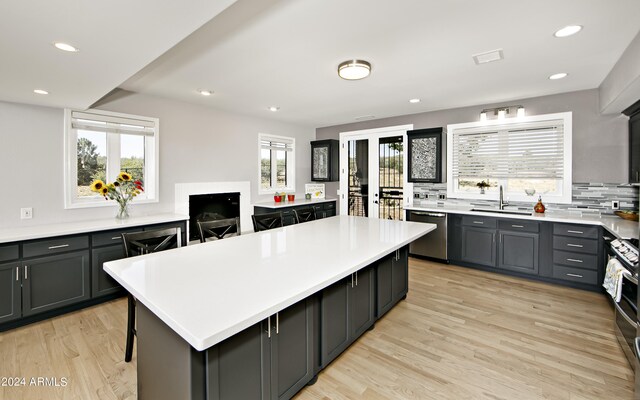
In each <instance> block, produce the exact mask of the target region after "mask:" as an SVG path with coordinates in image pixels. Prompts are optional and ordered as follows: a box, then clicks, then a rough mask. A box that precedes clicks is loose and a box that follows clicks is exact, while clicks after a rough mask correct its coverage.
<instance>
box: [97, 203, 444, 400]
mask: <svg viewBox="0 0 640 400" xmlns="http://www.w3.org/2000/svg"><path fill="white" fill-rule="evenodd" d="M433 229H435V225H433V224H425V223H416V222H404V221H390V220H378V219H368V218H362V217H353V216H343V215H341V216H337V217H332V218H326V219H321V220H317V221H312V222H307V223H303V224H297V225H292V226H285V227H283V228H278V229H272V230H269V231H264V232H259V233H254V234H250V235H241V236H237V237H232V238H229V239H224V240H220V241H215V242H210V243H205V244H198V245H193V246H187V247H183V248H180V249H174V250H168V251H165V252H161V253H155V254H149V255H145V256H140V257H132V258H128V259H124V260H118V261H113V262H109V263H106V264H105V267H104V268H105V271H107V273H109V274H110V275H111V276H113V278H114V279H116V280H117V281H118V282H119V283H121V284H122V285H123V286H124V287H125V289H127V290H128V291H129V292H130V293H131V294H133V295H134V296H135V297H136V298H137V299H138V321H137V365H138V398H139V399H141V400H163V399H167V400H175V399H181V400H183V399H184V400H196V399H197V400H204V399H207V400H213V399H243V400H244V399H247V400H251V399H289V398H291V397H292V396H294V395H295V394H296V393H297V392H298V391H300V390H301V389H302V388H303V387H304V386H305V385H307V384H310V383H313V382H315V378H316V376H317V374H318V373H319V372H320V370H322V369H323V368H325V367H327V366H328V365H329V364H330V363H331V361H333V360H334V359H335V358H336V357H337V356H338V355H340V353H342V352H343V351H344V350H346V349H347V348H348V347H349V346H350V345H351V344H352V343H353V342H354V341H355V340H356V339H357V338H358V337H360V336H361V335H362V334H363V333H365V332H366V331H367V330H368V329H372V328H373V326H374V323H375V321H376V320H377V319H378V318H381V317H382V316H383V315H384V314H385V313H386V312H387V311H389V310H390V309H391V308H392V307H393V306H394V305H395V304H397V303H398V302H399V301H401V300H402V299H403V298H404V297H405V296H406V294H407V291H408V245H409V243H411V242H412V241H413V240H415V239H417V238H419V237H421V236H423V235H425V234H428V232H430V231H431V230H433Z"/></svg>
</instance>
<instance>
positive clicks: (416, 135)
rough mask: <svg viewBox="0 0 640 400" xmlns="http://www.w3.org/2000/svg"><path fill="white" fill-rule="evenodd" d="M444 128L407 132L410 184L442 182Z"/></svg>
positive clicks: (408, 179) (408, 177)
mask: <svg viewBox="0 0 640 400" xmlns="http://www.w3.org/2000/svg"><path fill="white" fill-rule="evenodd" d="M442 132H443V129H442V128H428V129H416V130H413V131H407V140H408V141H409V149H408V150H409V151H408V154H409V158H408V160H407V161H408V163H407V166H408V170H409V175H408V176H407V181H409V182H431V183H440V182H442Z"/></svg>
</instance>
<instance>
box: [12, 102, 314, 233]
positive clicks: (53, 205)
mask: <svg viewBox="0 0 640 400" xmlns="http://www.w3.org/2000/svg"><path fill="white" fill-rule="evenodd" d="M99 108H100V109H104V110H108V111H115V112H123V113H130V114H137V115H144V116H149V117H157V118H159V119H160V202H159V203H157V204H138V205H136V204H135V201H134V202H133V205H132V214H133V215H136V214H138V215H142V214H149V213H155V212H173V209H174V205H173V203H174V184H175V183H178V182H202V181H207V182H211V181H251V192H252V200H253V201H257V200H268V199H269V198H271V196H262V197H259V196H258V195H257V193H258V187H257V184H258V147H257V146H258V144H257V140H258V132H262V133H270V134H276V135H284V136H292V137H295V138H296V189H297V192H298V193H304V183H306V182H308V178H309V176H310V173H311V172H310V166H309V165H310V158H309V157H310V156H309V154H310V151H309V147H310V146H309V142H310V141H311V140H313V139H314V130H313V128H310V127H302V126H296V125H291V124H285V123H279V122H274V121H272V120H268V119H259V118H252V117H246V116H243V115H238V114H231V113H227V112H223V111H218V110H214V109H212V108H209V107H203V106H197V105H192V104H187V103H184V102H178V101H172V100H166V99H162V98H158V97H152V96H144V95H137V94H130V93H124V94H123V93H121V92H120V93H115V94H114V95H112V96H110V97H109V98H107V99H106V100H103V101H101V105H100V106H99ZM63 120H64V115H63V110H62V109H54V108H47V107H38V106H29V105H23V104H15V103H6V102H0V138H1V143H2V145H1V146H0V170H2V171H4V175H5V176H4V178H3V183H4V193H3V194H2V195H1V196H0V228H8V227H21V226H29V225H40V224H50V223H56V222H60V221H77V220H86V219H92V218H109V217H113V216H114V215H115V211H116V210H115V205H114V206H113V207H100V208H92V209H73V210H65V209H64V195H63V194H64V187H63V183H64V178H63V176H64V170H63V151H64V145H63V142H64V131H63V128H64V124H63ZM9 174H10V175H11V176H9ZM114 204H115V203H114ZM21 207H33V215H34V217H33V219H31V220H20V208H21Z"/></svg>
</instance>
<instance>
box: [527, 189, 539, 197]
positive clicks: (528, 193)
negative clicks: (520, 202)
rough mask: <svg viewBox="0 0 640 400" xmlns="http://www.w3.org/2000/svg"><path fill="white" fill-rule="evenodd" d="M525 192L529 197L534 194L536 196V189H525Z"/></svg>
mask: <svg viewBox="0 0 640 400" xmlns="http://www.w3.org/2000/svg"><path fill="white" fill-rule="evenodd" d="M524 192H525V193H526V194H527V196H533V195H534V194H536V190H535V189H525V190H524Z"/></svg>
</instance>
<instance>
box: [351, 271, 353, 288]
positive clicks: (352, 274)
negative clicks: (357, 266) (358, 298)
mask: <svg viewBox="0 0 640 400" xmlns="http://www.w3.org/2000/svg"><path fill="white" fill-rule="evenodd" d="M351 287H353V274H351Z"/></svg>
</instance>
